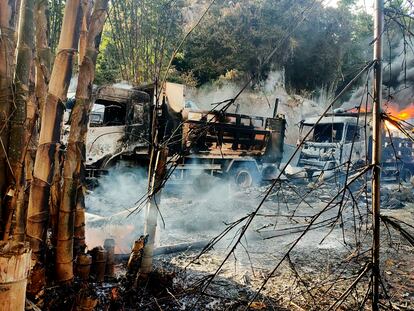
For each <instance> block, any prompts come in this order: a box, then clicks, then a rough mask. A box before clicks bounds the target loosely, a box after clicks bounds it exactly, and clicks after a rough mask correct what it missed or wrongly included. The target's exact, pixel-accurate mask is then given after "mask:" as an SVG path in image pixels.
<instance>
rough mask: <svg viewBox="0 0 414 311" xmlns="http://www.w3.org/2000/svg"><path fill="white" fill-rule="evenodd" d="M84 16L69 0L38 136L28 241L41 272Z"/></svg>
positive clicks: (31, 191)
mask: <svg viewBox="0 0 414 311" xmlns="http://www.w3.org/2000/svg"><path fill="white" fill-rule="evenodd" d="M81 17H82V11H81V6H80V0H67V1H66V6H65V13H64V19H63V25H62V31H61V34H60V39H59V46H58V52H57V55H56V58H55V62H54V65H53V70H52V74H51V78H50V82H49V90H48V95H47V99H46V102H45V105H44V107H43V108H42V119H41V127H40V135H39V146H38V148H37V152H36V160H35V165H34V171H33V181H32V184H31V187H30V197H29V206H28V212H27V228H26V232H27V238H28V240H29V241H30V244H31V247H32V251H33V253H32V258H33V260H34V261H35V263H36V264H37V265H36V266H37V268H36V266H35V268H34V269H35V270H36V269H42V263H43V261H44V248H45V241H46V233H47V227H48V218H49V199H50V184H51V183H52V179H53V174H54V172H55V153H56V150H57V149H58V148H59V141H60V132H61V123H62V117H63V110H64V105H63V100H65V99H66V94H67V90H68V87H69V82H70V78H71V75H72V67H73V58H74V55H75V53H76V50H77V45H78V41H79V28H80V22H81Z"/></svg>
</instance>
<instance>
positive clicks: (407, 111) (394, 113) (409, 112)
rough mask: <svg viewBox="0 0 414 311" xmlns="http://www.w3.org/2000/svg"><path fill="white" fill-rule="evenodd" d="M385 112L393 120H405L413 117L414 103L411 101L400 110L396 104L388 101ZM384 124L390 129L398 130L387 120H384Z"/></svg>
mask: <svg viewBox="0 0 414 311" xmlns="http://www.w3.org/2000/svg"><path fill="white" fill-rule="evenodd" d="M386 113H387V114H388V115H389V117H390V118H391V119H393V120H395V121H406V120H409V119H413V118H414V103H411V104H410V105H409V106H407V107H405V108H404V109H402V110H399V109H398V106H397V105H393V104H390V103H388V104H387V109H386ZM384 124H385V126H386V127H387V129H388V130H390V131H399V130H398V128H397V127H396V126H395V125H394V124H392V123H391V122H390V121H388V120H385V122H384Z"/></svg>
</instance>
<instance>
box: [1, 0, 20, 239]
mask: <svg viewBox="0 0 414 311" xmlns="http://www.w3.org/2000/svg"><path fill="white" fill-rule="evenodd" d="M15 19H16V1H14V0H8V1H0V221H1V223H0V230H1V232H3V229H4V224H3V220H5V219H4V217H5V215H4V214H5V213H4V211H5V210H4V209H5V204H4V202H3V198H4V197H5V194H6V187H7V175H8V172H9V165H8V159H7V150H8V139H9V117H10V109H11V107H12V105H13V72H14V66H13V64H14V48H15Z"/></svg>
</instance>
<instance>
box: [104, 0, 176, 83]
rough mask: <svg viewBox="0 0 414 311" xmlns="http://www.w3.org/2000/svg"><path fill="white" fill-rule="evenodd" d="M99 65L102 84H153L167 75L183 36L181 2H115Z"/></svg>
mask: <svg viewBox="0 0 414 311" xmlns="http://www.w3.org/2000/svg"><path fill="white" fill-rule="evenodd" d="M109 12H110V13H109V17H108V21H107V26H106V28H105V31H104V34H103V46H102V47H101V51H102V54H101V55H100V57H99V58H98V62H97V81H98V82H99V83H104V82H113V81H114V80H125V81H128V82H130V83H133V84H142V83H152V82H154V81H155V80H157V79H159V77H160V75H161V74H162V73H163V72H164V70H165V67H166V64H167V63H168V61H169V59H168V58H169V57H170V55H171V54H172V51H173V49H174V46H175V44H176V42H177V40H178V38H179V36H180V33H181V31H180V25H181V11H180V2H179V1H171V0H141V1H137V0H123V1H113V2H112V5H111V8H110V11H109Z"/></svg>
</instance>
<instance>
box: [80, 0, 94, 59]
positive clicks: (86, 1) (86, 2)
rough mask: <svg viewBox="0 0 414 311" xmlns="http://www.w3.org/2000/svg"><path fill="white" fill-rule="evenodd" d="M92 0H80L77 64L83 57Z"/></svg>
mask: <svg viewBox="0 0 414 311" xmlns="http://www.w3.org/2000/svg"><path fill="white" fill-rule="evenodd" d="M92 4H93V3H92V1H91V0H82V11H83V12H84V13H83V18H82V28H81V32H80V36H79V54H78V64H79V66H80V65H82V62H83V58H84V56H85V53H86V45H87V40H88V27H89V24H90V21H91V13H92Z"/></svg>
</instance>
